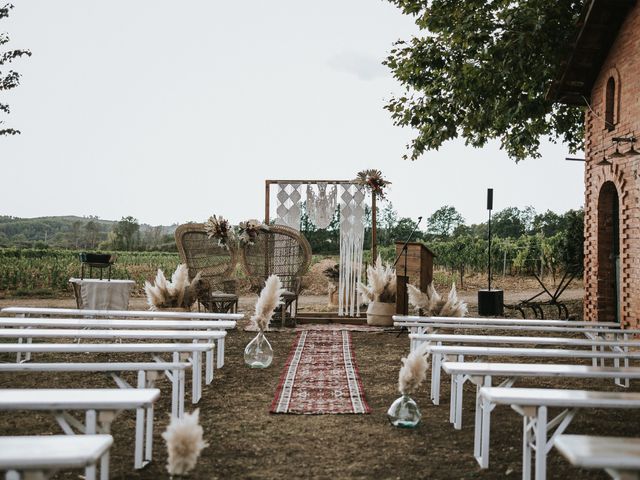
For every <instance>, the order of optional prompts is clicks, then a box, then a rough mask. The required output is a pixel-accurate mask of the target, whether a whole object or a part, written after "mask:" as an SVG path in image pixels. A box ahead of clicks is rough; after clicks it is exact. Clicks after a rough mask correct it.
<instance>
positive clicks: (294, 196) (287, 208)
mask: <svg viewBox="0 0 640 480" xmlns="http://www.w3.org/2000/svg"><path fill="white" fill-rule="evenodd" d="M276 198H277V199H278V207H277V209H276V212H277V214H278V218H277V219H276V225H286V226H287V227H291V228H295V229H296V230H300V200H301V199H302V195H300V184H299V183H279V184H278V194H277V195H276Z"/></svg>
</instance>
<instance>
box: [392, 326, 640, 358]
mask: <svg viewBox="0 0 640 480" xmlns="http://www.w3.org/2000/svg"><path fill="white" fill-rule="evenodd" d="M403 326H406V327H407V328H408V329H409V339H410V343H409V349H410V351H414V350H415V349H416V348H417V347H418V346H419V345H420V343H421V342H420V341H419V340H418V339H419V337H415V336H413V335H420V334H425V333H429V334H435V333H439V332H440V331H441V330H460V329H464V330H482V331H487V330H499V331H509V332H511V331H515V332H535V333H546V334H550V335H557V336H563V335H566V334H571V333H581V334H583V335H584V336H585V337H587V338H588V339H592V340H598V339H607V338H608V339H612V340H630V339H631V338H632V337H633V336H634V335H638V334H640V330H629V329H625V330H621V329H611V328H602V327H598V328H596V327H553V326H552V327H546V326H521V325H504V326H503V325H482V324H456V323H443V324H436V323H433V324H430V325H429V326H428V327H426V326H424V325H421V324H404V325H403ZM456 335H457V334H456Z"/></svg>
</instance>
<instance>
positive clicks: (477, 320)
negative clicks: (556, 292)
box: [393, 315, 620, 328]
mask: <svg viewBox="0 0 640 480" xmlns="http://www.w3.org/2000/svg"><path fill="white" fill-rule="evenodd" d="M393 320H394V322H396V323H407V322H416V323H421V324H424V325H425V326H429V324H432V323H442V324H446V323H457V324H481V325H503V326H508V325H525V326H533V325H542V326H547V327H549V326H559V327H561V326H574V327H603V328H620V324H619V323H617V322H585V321H574V320H553V319H549V320H545V319H530V320H527V319H519V318H484V317H421V316H418V315H394V316H393Z"/></svg>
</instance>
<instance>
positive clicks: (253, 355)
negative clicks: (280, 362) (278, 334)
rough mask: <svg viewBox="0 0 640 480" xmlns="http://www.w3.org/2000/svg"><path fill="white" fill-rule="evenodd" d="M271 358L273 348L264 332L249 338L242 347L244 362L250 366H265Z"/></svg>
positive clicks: (269, 363) (269, 362)
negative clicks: (251, 338)
mask: <svg viewBox="0 0 640 480" xmlns="http://www.w3.org/2000/svg"><path fill="white" fill-rule="evenodd" d="M272 360H273V349H272V348H271V344H270V343H269V340H267V337H265V336H264V332H258V335H256V336H255V338H254V339H253V340H251V341H250V342H249V343H248V344H247V346H246V347H245V349H244V363H246V364H247V365H249V366H250V367H251V368H267V367H268V366H269V365H271V362H272Z"/></svg>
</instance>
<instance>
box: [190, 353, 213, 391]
mask: <svg viewBox="0 0 640 480" xmlns="http://www.w3.org/2000/svg"><path fill="white" fill-rule="evenodd" d="M194 343H196V342H194ZM213 366H214V364H213V351H211V350H208V351H207V352H205V354H204V381H205V383H206V384H207V385H209V384H210V383H211V382H212V381H213Z"/></svg>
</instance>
